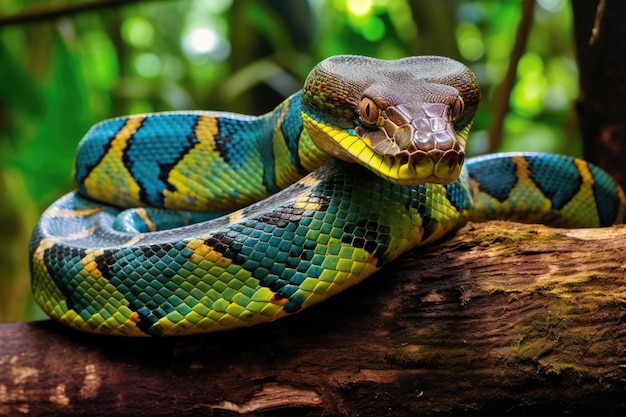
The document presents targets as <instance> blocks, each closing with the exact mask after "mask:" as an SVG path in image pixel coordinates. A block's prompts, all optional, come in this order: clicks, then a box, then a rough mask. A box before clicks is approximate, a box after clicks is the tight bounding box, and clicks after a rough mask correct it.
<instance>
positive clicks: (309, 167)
mask: <svg viewBox="0 0 626 417" xmlns="http://www.w3.org/2000/svg"><path fill="white" fill-rule="evenodd" d="M302 111H303V109H302V91H299V92H297V93H295V94H293V95H292V96H290V97H289V98H287V99H286V100H285V101H283V102H282V103H281V104H280V105H279V106H278V107H276V108H275V109H274V110H273V111H272V112H271V113H268V114H267V115H265V116H262V118H263V119H264V125H265V126H267V127H269V128H270V129H269V131H268V132H267V134H266V135H264V138H263V139H262V140H261V141H260V144H259V151H260V153H261V154H262V155H263V154H264V153H268V151H271V154H266V155H263V156H264V158H265V160H267V161H273V164H274V166H273V171H274V176H275V180H274V182H275V185H276V189H274V190H270V191H277V190H278V189H283V188H285V187H287V186H289V185H290V184H292V183H293V182H295V181H297V180H298V179H300V178H301V177H302V176H304V175H306V174H308V173H309V172H311V171H314V170H315V169H317V168H319V167H320V166H322V165H323V164H324V163H325V162H327V161H328V160H329V159H330V158H331V155H330V154H328V153H326V152H325V151H323V150H322V149H320V148H319V147H318V146H317V145H316V144H315V143H314V142H313V140H311V137H310V136H309V134H308V132H307V131H306V129H304V125H303V122H302Z"/></svg>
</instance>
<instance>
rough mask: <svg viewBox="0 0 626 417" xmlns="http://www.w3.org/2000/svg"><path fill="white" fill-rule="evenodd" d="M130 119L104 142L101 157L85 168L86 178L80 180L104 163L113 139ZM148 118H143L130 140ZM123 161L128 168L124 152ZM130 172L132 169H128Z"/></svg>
mask: <svg viewBox="0 0 626 417" xmlns="http://www.w3.org/2000/svg"><path fill="white" fill-rule="evenodd" d="M129 119H130V117H127V118H126V120H125V121H124V124H122V126H121V127H120V128H119V129H118V130H117V131H116V132H115V133H114V134H113V135H111V138H110V139H109V140H107V141H106V142H105V144H104V146H103V147H102V152H101V153H100V157H99V158H98V160H97V161H96V162H95V163H94V164H93V165H91V166H89V167H87V168H86V169H85V176H84V178H81V179H80V180H81V181H82V180H84V179H85V178H88V177H89V175H91V172H92V171H93V170H94V169H95V168H96V167H97V166H99V165H100V164H101V163H102V160H103V159H105V158H106V157H107V156H108V155H109V151H110V150H111V147H112V146H113V141H114V139H115V137H116V136H117V135H118V134H119V133H120V132H121V131H122V129H124V128H125V127H126V125H127V124H128V120H129ZM145 120H146V119H142V120H141V121H140V122H139V126H138V127H137V129H136V130H135V132H134V133H133V134H132V135H131V137H130V138H129V139H128V140H129V141H130V140H131V139H132V137H133V135H134V134H135V133H136V132H138V131H139V129H141V126H142V125H143V123H144V121H145ZM122 161H123V163H124V167H125V168H127V169H128V165H126V163H127V160H126V153H125V152H124V153H123V155H122ZM128 170H129V172H130V169H128Z"/></svg>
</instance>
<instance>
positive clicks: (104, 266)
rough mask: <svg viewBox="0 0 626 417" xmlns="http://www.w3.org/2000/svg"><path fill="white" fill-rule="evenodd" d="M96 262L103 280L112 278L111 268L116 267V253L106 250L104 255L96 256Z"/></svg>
mask: <svg viewBox="0 0 626 417" xmlns="http://www.w3.org/2000/svg"><path fill="white" fill-rule="evenodd" d="M94 261H95V262H96V267H97V268H98V271H100V273H101V274H102V277H103V278H106V279H110V278H111V266H113V265H115V262H116V260H115V252H113V251H111V250H105V251H104V252H103V253H102V255H100V256H96V257H95V259H94Z"/></svg>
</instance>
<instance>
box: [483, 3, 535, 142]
mask: <svg viewBox="0 0 626 417" xmlns="http://www.w3.org/2000/svg"><path fill="white" fill-rule="evenodd" d="M534 8H535V0H524V1H523V3H522V18H521V20H520V22H519V26H518V27H517V34H516V35H515V44H514V45H513V49H512V50H511V56H510V59H509V66H508V68H507V70H506V74H505V75H504V79H503V80H502V83H501V84H500V86H499V88H498V92H497V94H496V96H495V99H494V106H493V123H492V124H491V128H490V129H489V148H488V150H487V153H493V152H497V151H498V148H499V147H500V144H501V143H502V131H503V129H504V119H505V117H506V114H507V113H508V112H509V100H510V99H511V91H512V90H513V87H514V86H515V79H516V75H517V64H519V60H520V58H521V57H522V55H523V54H524V51H525V50H526V43H527V41H528V35H529V33H530V28H531V26H532V21H533V10H534Z"/></svg>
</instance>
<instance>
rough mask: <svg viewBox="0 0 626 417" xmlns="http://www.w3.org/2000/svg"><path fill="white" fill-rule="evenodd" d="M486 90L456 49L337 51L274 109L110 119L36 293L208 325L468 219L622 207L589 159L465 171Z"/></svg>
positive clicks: (52, 237) (45, 260)
mask: <svg viewBox="0 0 626 417" xmlns="http://www.w3.org/2000/svg"><path fill="white" fill-rule="evenodd" d="M477 104H478V85H477V83H476V80H475V78H474V76H473V75H472V74H471V72H470V71H469V70H468V69H467V68H466V67H464V66H463V65H461V64H459V63H457V62H455V61H452V60H449V59H447V58H439V57H413V58H406V59H403V60H398V61H380V60H374V59H371V58H364V57H354V56H339V57H333V58H330V59H328V60H325V61H323V62H322V63H320V64H319V65H318V66H317V67H316V68H315V69H314V70H313V71H312V72H311V75H310V76H309V78H308V79H307V81H306V83H305V86H304V89H303V91H302V92H301V93H297V94H295V95H293V96H292V97H290V98H289V99H287V100H286V101H285V102H283V103H282V104H281V105H279V106H278V107H277V108H276V109H275V110H274V111H273V112H271V113H269V114H267V115H264V116H261V117H251V116H242V115H236V114H229V113H210V112H179V113H155V114H148V115H138V116H129V117H124V118H119V119H113V120H108V121H105V122H102V123H100V124H98V125H96V126H94V128H92V129H91V130H90V131H89V132H88V133H87V135H86V136H85V138H84V139H83V141H82V142H81V144H80V146H79V150H78V153H77V161H76V173H75V175H76V180H77V184H78V190H77V192H75V193H70V194H68V195H66V196H64V197H63V198H61V199H60V200H58V201H57V202H55V203H54V204H53V205H52V206H51V207H50V208H49V209H48V210H46V212H44V213H43V215H42V217H41V220H40V221H39V223H38V224H37V226H36V227H35V229H34V231H33V234H32V237H31V243H30V252H31V262H32V263H31V270H32V286H33V291H34V295H35V299H36V300H37V302H38V303H39V305H40V306H41V307H42V308H43V309H44V311H46V313H47V314H49V315H50V316H51V317H52V318H54V319H56V320H59V321H61V322H62V323H64V324H67V325H69V326H72V327H74V328H77V329H80V330H83V331H88V332H95V333H104V334H111V335H132V336H145V335H149V336H165V335H184V334H194V333H206V332H212V331H218V330H226V329H232V328H235V327H240V326H247V325H253V324H257V323H262V322H267V321H271V320H274V319H277V318H280V317H284V316H287V315H290V314H293V313H295V312H297V311H300V310H301V309H303V308H306V307H308V306H310V305H313V304H316V303H318V302H320V301H323V300H324V299H326V298H328V297H330V296H332V295H334V294H337V293H338V292H340V291H342V290H344V289H346V288H348V287H350V286H352V285H354V284H356V283H358V282H360V281H361V280H363V279H364V278H366V277H367V276H369V275H371V274H372V273H373V272H375V271H377V270H378V269H380V268H381V267H383V266H384V265H386V264H387V263H389V262H390V261H392V260H393V259H395V258H396V257H398V256H399V255H401V254H402V253H404V252H406V251H407V250H409V249H411V248H414V247H416V246H418V245H421V244H424V243H432V242H434V241H436V240H437V239H440V238H441V237H442V236H444V235H446V234H448V233H451V232H453V231H455V230H456V229H458V228H459V227H461V226H462V225H463V224H464V223H465V222H466V221H467V220H470V219H471V220H487V219H490V218H510V219H514V220H520V221H532V222H536V221H539V222H542V223H547V224H552V225H560V226H576V227H578V226H600V225H609V224H612V223H615V222H621V221H622V218H623V215H624V206H625V204H624V201H625V199H624V194H623V192H622V190H621V189H620V188H619V187H618V186H617V185H616V184H615V182H614V181H613V180H612V179H611V178H610V177H609V176H608V175H607V174H605V173H604V172H603V171H601V170H599V169H598V168H596V167H593V166H592V165H590V164H587V163H586V162H584V161H580V160H576V159H573V158H569V157H562V156H557V155H547V154H543V155H542V154H500V155H496V156H489V157H484V158H478V159H470V160H469V161H468V162H467V164H466V166H467V168H468V169H466V168H463V162H464V145H465V141H466V138H467V134H468V131H469V128H470V125H471V121H472V118H473V115H474V112H475V109H476V106H477ZM332 156H336V157H337V158H338V159H337V158H332ZM342 160H343V161H342ZM345 160H347V161H348V162H345ZM318 167H319V168H318ZM309 171H313V172H311V173H310V174H307V173H308V172H309ZM292 183H293V184H292ZM289 184H292V185H289ZM285 187H287V188H285ZM283 188H284V189H283ZM281 189H282V191H281ZM230 210H235V211H232V212H230Z"/></svg>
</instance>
